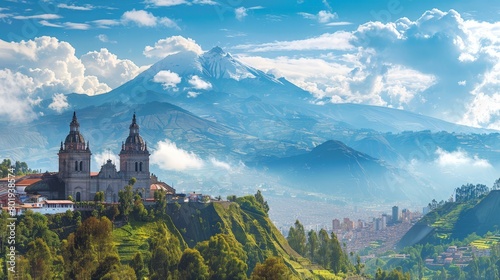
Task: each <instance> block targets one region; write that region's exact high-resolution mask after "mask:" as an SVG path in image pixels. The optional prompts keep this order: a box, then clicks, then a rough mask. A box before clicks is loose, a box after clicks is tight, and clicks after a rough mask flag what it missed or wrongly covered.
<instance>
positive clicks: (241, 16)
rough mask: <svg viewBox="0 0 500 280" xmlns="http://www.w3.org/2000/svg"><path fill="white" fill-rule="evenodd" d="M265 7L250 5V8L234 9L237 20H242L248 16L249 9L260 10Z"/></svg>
mask: <svg viewBox="0 0 500 280" xmlns="http://www.w3.org/2000/svg"><path fill="white" fill-rule="evenodd" d="M263 8H264V7H262V6H253V7H249V8H245V7H239V8H236V9H234V16H235V17H236V19H237V20H239V21H242V20H243V19H245V17H247V16H248V11H251V10H260V9H263Z"/></svg>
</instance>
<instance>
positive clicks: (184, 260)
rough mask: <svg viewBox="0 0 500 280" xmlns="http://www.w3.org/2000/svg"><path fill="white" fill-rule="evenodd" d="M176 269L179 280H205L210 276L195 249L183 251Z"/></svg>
mask: <svg viewBox="0 0 500 280" xmlns="http://www.w3.org/2000/svg"><path fill="white" fill-rule="evenodd" d="M177 268H178V269H179V279H181V280H205V279H208V277H209V276H210V274H209V270H208V266H207V265H206V264H205V260H204V259H203V257H202V256H201V254H200V252H199V251H198V250H196V249H190V248H187V249H186V250H184V253H182V257H181V260H180V261H179V265H178V266H177Z"/></svg>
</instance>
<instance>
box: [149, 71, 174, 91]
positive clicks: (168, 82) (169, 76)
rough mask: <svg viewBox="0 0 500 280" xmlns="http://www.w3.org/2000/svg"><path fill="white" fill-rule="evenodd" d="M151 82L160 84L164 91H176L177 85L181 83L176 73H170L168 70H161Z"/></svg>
mask: <svg viewBox="0 0 500 280" xmlns="http://www.w3.org/2000/svg"><path fill="white" fill-rule="evenodd" d="M153 81H154V82H156V83H161V84H162V85H163V88H165V89H168V88H173V89H174V90H176V89H177V84H179V83H180V82H181V77H179V75H178V74H177V73H175V72H171V71H170V70H162V71H160V72H158V73H157V74H156V75H155V76H154V78H153Z"/></svg>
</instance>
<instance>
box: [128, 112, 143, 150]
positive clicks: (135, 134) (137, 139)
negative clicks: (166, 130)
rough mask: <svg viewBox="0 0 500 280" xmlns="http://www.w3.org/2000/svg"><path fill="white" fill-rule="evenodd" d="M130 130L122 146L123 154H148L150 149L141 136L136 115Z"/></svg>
mask: <svg viewBox="0 0 500 280" xmlns="http://www.w3.org/2000/svg"><path fill="white" fill-rule="evenodd" d="M129 128H130V133H129V135H128V137H127V139H126V140H125V143H124V144H123V146H122V152H147V151H148V147H147V145H146V142H144V139H142V137H141V135H140V134H139V125H138V124H137V119H136V117H135V113H134V116H133V117H132V123H131V124H130V127H129Z"/></svg>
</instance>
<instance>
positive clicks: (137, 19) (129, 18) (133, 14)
mask: <svg viewBox="0 0 500 280" xmlns="http://www.w3.org/2000/svg"><path fill="white" fill-rule="evenodd" d="M122 22H124V23H131V22H132V23H135V24H137V25H138V26H139V27H155V26H158V25H163V26H166V27H169V28H176V29H180V28H179V26H178V25H177V23H175V21H173V20H171V19H170V18H168V17H156V16H154V15H153V14H152V13H150V12H147V11H144V10H135V9H133V10H132V11H126V12H125V13H123V15H122Z"/></svg>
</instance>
